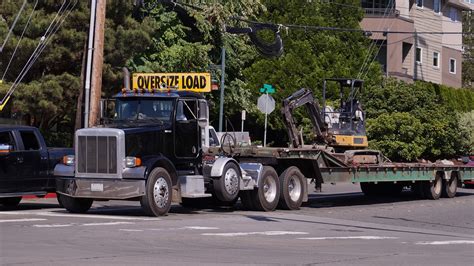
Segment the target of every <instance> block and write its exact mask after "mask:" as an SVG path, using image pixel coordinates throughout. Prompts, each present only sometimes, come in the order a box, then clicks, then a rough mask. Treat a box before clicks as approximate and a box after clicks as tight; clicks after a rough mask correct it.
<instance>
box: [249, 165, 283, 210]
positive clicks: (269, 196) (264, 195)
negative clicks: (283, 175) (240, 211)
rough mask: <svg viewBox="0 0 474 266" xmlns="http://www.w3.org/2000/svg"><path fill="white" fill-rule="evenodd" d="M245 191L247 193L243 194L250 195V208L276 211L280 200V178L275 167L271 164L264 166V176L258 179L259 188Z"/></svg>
mask: <svg viewBox="0 0 474 266" xmlns="http://www.w3.org/2000/svg"><path fill="white" fill-rule="evenodd" d="M245 192H247V193H243V194H247V195H248V196H247V197H249V199H246V201H250V204H251V208H249V209H252V210H256V211H266V212H270V211H274V210H275V209H276V207H277V205H278V202H279V200H280V180H279V179H278V174H277V172H276V171H275V169H273V167H271V166H264V167H263V171H262V177H261V178H260V179H259V180H258V188H255V189H254V190H250V191H245ZM241 198H242V197H241ZM243 201H244V200H242V202H243ZM244 206H245V204H244Z"/></svg>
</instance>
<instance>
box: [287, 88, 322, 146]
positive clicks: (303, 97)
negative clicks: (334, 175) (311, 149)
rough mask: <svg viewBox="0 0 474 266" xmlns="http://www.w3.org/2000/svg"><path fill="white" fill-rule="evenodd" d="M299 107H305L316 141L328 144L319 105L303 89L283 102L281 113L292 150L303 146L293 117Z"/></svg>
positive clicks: (308, 91) (308, 92) (309, 91)
mask: <svg viewBox="0 0 474 266" xmlns="http://www.w3.org/2000/svg"><path fill="white" fill-rule="evenodd" d="M300 106H305V107H306V110H307V111H308V114H309V118H310V119H311V123H312V124H313V130H314V133H315V135H316V141H317V142H320V143H324V144H329V143H330V137H329V136H328V126H327V124H326V123H325V122H324V120H323V118H322V117H321V109H320V107H319V104H318V102H317V101H315V100H314V96H313V93H312V92H311V90H309V89H304V88H303V89H300V90H298V91H297V92H295V93H293V94H292V95H290V96H289V97H288V98H286V99H284V100H283V108H282V113H283V118H284V122H285V126H286V129H287V130H288V136H289V138H290V142H291V145H292V146H293V147H294V148H299V147H302V145H303V142H302V140H301V138H300V137H299V132H298V128H297V126H296V122H295V118H294V116H293V111H294V110H295V109H296V108H298V107H300Z"/></svg>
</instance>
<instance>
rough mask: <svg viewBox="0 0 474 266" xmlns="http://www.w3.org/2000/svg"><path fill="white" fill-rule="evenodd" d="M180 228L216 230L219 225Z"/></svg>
mask: <svg viewBox="0 0 474 266" xmlns="http://www.w3.org/2000/svg"><path fill="white" fill-rule="evenodd" d="M181 229H189V230H218V229H219V227H206V226H185V227H182V228H181Z"/></svg>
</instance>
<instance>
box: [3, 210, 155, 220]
mask: <svg viewBox="0 0 474 266" xmlns="http://www.w3.org/2000/svg"><path fill="white" fill-rule="evenodd" d="M0 214H11V215H37V216H48V217H74V218H93V219H94V218H95V219H109V220H130V221H160V220H161V219H160V218H143V217H130V216H117V215H99V214H92V213H91V214H73V213H54V212H4V213H3V212H0Z"/></svg>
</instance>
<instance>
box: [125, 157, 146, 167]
mask: <svg viewBox="0 0 474 266" xmlns="http://www.w3.org/2000/svg"><path fill="white" fill-rule="evenodd" d="M140 165H142V160H141V159H140V158H138V157H132V156H127V157H125V167H127V168H133V167H138V166H140Z"/></svg>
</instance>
